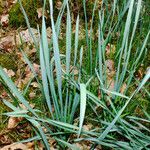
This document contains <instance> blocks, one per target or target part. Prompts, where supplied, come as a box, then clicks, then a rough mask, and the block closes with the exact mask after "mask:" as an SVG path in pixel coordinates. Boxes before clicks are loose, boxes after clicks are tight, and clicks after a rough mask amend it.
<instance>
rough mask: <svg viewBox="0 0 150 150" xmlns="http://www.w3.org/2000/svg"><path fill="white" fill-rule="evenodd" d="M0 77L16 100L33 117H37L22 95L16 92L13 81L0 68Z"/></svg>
mask: <svg viewBox="0 0 150 150" xmlns="http://www.w3.org/2000/svg"><path fill="white" fill-rule="evenodd" d="M0 76H1V77H2V79H3V80H4V82H5V83H6V84H7V86H8V87H9V88H10V90H11V91H12V92H13V93H14V95H15V96H16V97H17V98H18V101H20V102H21V103H22V104H23V105H24V106H25V107H26V108H27V109H28V110H29V111H30V112H31V113H32V114H33V115H35V116H36V117H37V114H36V113H35V111H34V110H33V109H32V108H31V106H30V105H29V103H28V102H27V100H26V99H25V98H24V97H23V95H22V94H21V93H20V92H19V91H18V89H17V87H16V86H15V84H14V83H13V81H12V80H11V79H10V78H9V77H8V75H7V74H6V73H5V72H4V71H3V69H2V67H0Z"/></svg>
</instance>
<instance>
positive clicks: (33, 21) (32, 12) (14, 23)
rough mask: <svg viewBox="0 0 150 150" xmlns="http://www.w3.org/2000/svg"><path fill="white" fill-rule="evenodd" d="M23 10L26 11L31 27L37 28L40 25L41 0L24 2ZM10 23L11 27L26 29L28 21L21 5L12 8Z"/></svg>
mask: <svg viewBox="0 0 150 150" xmlns="http://www.w3.org/2000/svg"><path fill="white" fill-rule="evenodd" d="M22 5H23V8H24V9H25V11H26V13H27V16H28V19H29V22H30V25H31V26H32V27H36V25H37V23H38V15H37V8H39V7H41V3H40V1H39V0H24V1H22ZM9 20H10V21H9V23H10V26H11V27H14V28H18V27H20V26H23V27H26V21H25V19H24V16H23V14H22V11H21V9H20V4H19V3H16V4H14V5H13V6H12V8H11V9H10V12H9Z"/></svg>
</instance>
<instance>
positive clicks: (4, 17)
mask: <svg viewBox="0 0 150 150" xmlns="http://www.w3.org/2000/svg"><path fill="white" fill-rule="evenodd" d="M8 23H9V15H8V14H5V15H2V16H1V25H2V26H3V27H7V26H8Z"/></svg>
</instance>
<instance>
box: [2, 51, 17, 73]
mask: <svg viewBox="0 0 150 150" xmlns="http://www.w3.org/2000/svg"><path fill="white" fill-rule="evenodd" d="M16 63H17V62H16V61H15V56H14V55H12V54H6V53H5V54H3V53H0V66H2V67H3V68H7V69H12V70H16V69H17V65H16Z"/></svg>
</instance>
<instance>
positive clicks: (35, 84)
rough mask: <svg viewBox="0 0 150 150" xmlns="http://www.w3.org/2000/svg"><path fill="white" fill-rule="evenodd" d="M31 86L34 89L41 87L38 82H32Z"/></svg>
mask: <svg viewBox="0 0 150 150" xmlns="http://www.w3.org/2000/svg"><path fill="white" fill-rule="evenodd" d="M31 85H32V86H33V87H34V88H37V87H39V84H38V83H37V82H32V83H31Z"/></svg>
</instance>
